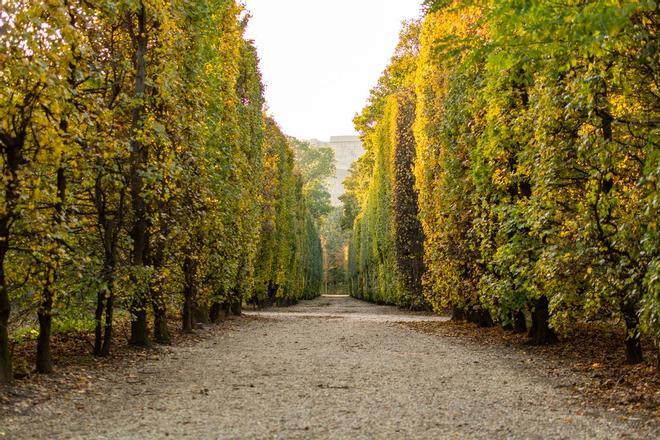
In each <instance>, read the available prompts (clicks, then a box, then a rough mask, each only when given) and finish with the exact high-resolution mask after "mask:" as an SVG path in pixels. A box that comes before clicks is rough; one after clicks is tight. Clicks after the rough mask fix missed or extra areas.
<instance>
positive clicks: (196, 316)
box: [193, 301, 210, 324]
mask: <svg viewBox="0 0 660 440" xmlns="http://www.w3.org/2000/svg"><path fill="white" fill-rule="evenodd" d="M209 314H210V312H209V309H208V308H207V307H203V306H200V305H198V304H197V302H196V301H193V321H194V324H208V323H209V322H210V321H209Z"/></svg>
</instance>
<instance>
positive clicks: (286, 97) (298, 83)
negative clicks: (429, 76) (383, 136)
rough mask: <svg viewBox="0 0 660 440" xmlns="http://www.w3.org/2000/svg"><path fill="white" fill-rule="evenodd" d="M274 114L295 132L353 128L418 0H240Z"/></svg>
mask: <svg viewBox="0 0 660 440" xmlns="http://www.w3.org/2000/svg"><path fill="white" fill-rule="evenodd" d="M243 1H244V3H245V5H246V6H247V8H248V10H249V11H250V13H251V15H252V20H251V21H250V25H249V28H248V38H251V39H253V40H254V41H255V43H256V46H257V49H258V51H259V57H260V58H261V64H260V65H261V72H262V74H263V79H264V82H265V84H266V99H267V101H268V107H269V113H270V114H271V115H272V116H274V117H275V119H276V120H277V122H278V123H279V124H280V126H281V127H282V129H283V130H284V131H285V132H286V133H287V134H289V135H292V136H296V137H298V138H303V139H310V138H317V139H321V140H327V139H328V138H329V137H330V136H334V135H348V134H353V133H355V130H354V128H353V123H352V120H353V116H354V115H355V113H357V112H359V111H360V110H361V109H362V107H363V106H364V104H365V103H366V99H367V97H368V96H369V90H370V89H371V88H372V87H373V86H374V85H375V84H376V81H378V78H379V76H380V74H381V72H382V71H383V69H384V68H385V67H386V66H387V63H388V61H389V59H390V56H391V55H392V53H393V51H394V48H395V46H396V43H397V41H398V36H399V30H400V28H401V22H402V21H403V20H406V19H411V18H417V17H418V16H419V14H420V4H421V0H243Z"/></svg>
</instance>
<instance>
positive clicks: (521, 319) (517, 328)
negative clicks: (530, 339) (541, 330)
mask: <svg viewBox="0 0 660 440" xmlns="http://www.w3.org/2000/svg"><path fill="white" fill-rule="evenodd" d="M513 332H514V333H526V332H527V318H526V317H525V313H524V312H522V311H521V310H518V311H516V312H513Z"/></svg>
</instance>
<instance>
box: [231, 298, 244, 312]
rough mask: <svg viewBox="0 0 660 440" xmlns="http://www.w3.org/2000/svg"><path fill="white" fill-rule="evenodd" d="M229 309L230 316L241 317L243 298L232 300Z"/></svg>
mask: <svg viewBox="0 0 660 440" xmlns="http://www.w3.org/2000/svg"><path fill="white" fill-rule="evenodd" d="M229 307H230V311H231V314H232V315H234V316H241V315H242V314H243V298H241V297H238V298H232V301H231V303H230V305H229Z"/></svg>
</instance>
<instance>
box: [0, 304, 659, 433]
mask: <svg viewBox="0 0 660 440" xmlns="http://www.w3.org/2000/svg"><path fill="white" fill-rule="evenodd" d="M248 314H249V315H251V316H249V317H248V318H245V319H243V320H241V321H240V322H239V323H238V325H236V326H232V327H231V328H230V329H229V330H227V331H226V332H224V333H222V334H218V335H217V336H215V337H213V338H209V339H207V340H204V341H201V342H199V343H197V344H193V345H191V346H186V347H175V348H173V349H171V350H169V351H166V352H164V353H163V354H162V355H160V356H159V359H158V360H153V361H148V362H147V363H146V364H142V365H139V366H137V367H134V371H133V372H132V374H126V373H123V374H119V373H118V374H115V375H112V376H109V379H107V380H106V381H104V382H101V383H100V384H95V389H94V391H93V392H92V393H89V394H82V395H75V394H74V395H68V396H64V397H55V398H53V399H52V400H50V401H48V402H46V403H43V404H40V405H37V406H35V407H34V409H32V410H30V411H29V412H28V413H27V414H26V415H24V416H15V417H13V420H12V421H11V423H10V424H8V425H9V426H5V427H4V428H3V429H7V428H8V429H9V430H8V431H6V433H5V434H6V436H7V438H12V439H23V438H43V439H60V438H67V439H69V438H75V439H141V440H146V439H155V438H158V439H161V438H190V439H215V438H228V439H229V438H241V439H270V438H273V439H274V438H294V439H316V438H339V439H343V438H347V439H357V438H359V439H379V438H401V439H413V438H420V439H439V438H457V439H458V438H461V439H462V438H478V439H499V438H514V439H517V438H520V439H550V438H552V439H558V438H566V439H614V438H653V436H654V435H655V434H657V432H656V433H654V432H652V431H650V429H651V428H648V427H647V428H640V427H635V426H634V425H628V423H632V422H626V421H624V420H623V419H621V418H620V417H618V416H617V415H616V414H614V413H611V412H609V411H606V410H600V409H596V410H591V412H587V413H585V412H584V409H583V407H581V406H579V404H578V402H577V400H579V399H576V396H575V395H572V394H571V393H570V392H569V391H568V390H567V387H566V386H567V384H570V380H571V379H570V378H562V379H557V378H554V379H553V378H547V377H544V374H543V372H538V371H535V370H534V369H532V368H529V367H526V366H525V362H524V360H525V359H524V357H523V356H522V355H520V354H516V353H514V352H513V351H511V352H507V351H502V350H501V349H495V348H488V347H481V346H475V345H462V344H461V343H460V341H459V340H447V339H443V338H441V337H438V336H430V335H425V334H421V333H418V332H415V331H413V330H410V329H408V328H406V327H404V326H402V325H401V324H398V323H397V322H399V321H406V320H419V319H443V318H438V317H433V316H428V315H424V314H411V313H406V312H403V311H398V310H397V309H395V308H392V307H383V306H375V305H371V304H367V303H364V302H360V301H357V300H354V299H351V298H347V297H322V298H318V299H316V300H313V301H306V302H304V303H302V304H300V305H298V306H296V307H292V308H288V309H271V310H267V311H263V312H248ZM127 378H128V379H127ZM562 381H564V383H563V382H562ZM1 420H2V417H1V416H0V421H1Z"/></svg>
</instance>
